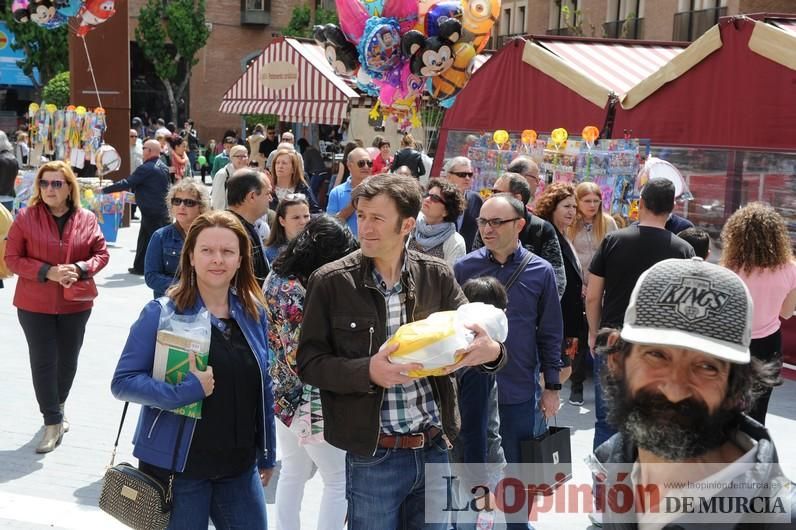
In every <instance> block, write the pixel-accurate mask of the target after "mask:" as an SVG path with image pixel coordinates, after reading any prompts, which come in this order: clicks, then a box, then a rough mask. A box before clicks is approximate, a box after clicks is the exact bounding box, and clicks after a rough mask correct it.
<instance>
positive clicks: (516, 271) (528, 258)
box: [504, 251, 533, 292]
mask: <svg viewBox="0 0 796 530" xmlns="http://www.w3.org/2000/svg"><path fill="white" fill-rule="evenodd" d="M531 258H533V254H531V252H530V251H528V253H527V254H525V257H524V258H522V261H521V262H520V264H519V265H518V266H517V268H516V269H514V272H513V273H512V274H511V277H510V278H509V280H508V281H507V282H506V284H505V285H504V287H505V289H506V292H508V290H509V289H511V286H512V285H514V282H516V281H517V278H519V277H520V274H522V271H524V270H525V267H527V266H528V263H530V262H531Z"/></svg>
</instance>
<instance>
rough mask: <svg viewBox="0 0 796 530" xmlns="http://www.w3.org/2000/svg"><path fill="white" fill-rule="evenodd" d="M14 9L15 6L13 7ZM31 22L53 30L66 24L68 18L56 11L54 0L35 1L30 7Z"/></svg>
mask: <svg viewBox="0 0 796 530" xmlns="http://www.w3.org/2000/svg"><path fill="white" fill-rule="evenodd" d="M12 9H13V6H12ZM28 13H29V16H30V21H31V22H34V23H36V24H37V25H39V26H41V27H43V28H47V29H53V28H58V27H61V26H63V25H64V24H66V21H67V18H66V17H65V16H63V15H61V14H60V13H58V10H57V9H56V6H55V2H53V1H52V0H33V1H31V2H30V4H29V5H28Z"/></svg>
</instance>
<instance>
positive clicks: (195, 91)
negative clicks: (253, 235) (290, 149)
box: [128, 0, 302, 143]
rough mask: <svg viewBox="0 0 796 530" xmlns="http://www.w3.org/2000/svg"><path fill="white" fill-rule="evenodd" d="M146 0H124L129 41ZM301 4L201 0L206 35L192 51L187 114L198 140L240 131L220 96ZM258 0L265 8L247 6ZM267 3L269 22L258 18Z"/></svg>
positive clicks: (263, 14)
mask: <svg viewBox="0 0 796 530" xmlns="http://www.w3.org/2000/svg"><path fill="white" fill-rule="evenodd" d="M145 3H146V0H129V9H128V16H129V19H130V42H131V43H132V42H134V41H135V28H136V27H137V25H138V13H139V12H140V10H141V6H143V5H144V4H145ZM301 3H302V0H279V1H276V0H272V1H270V2H269V1H268V0H206V6H207V10H206V15H205V18H206V21H207V23H208V27H209V28H210V37H209V39H208V41H207V45H206V46H205V47H204V48H203V49H202V50H200V51H199V52H198V53H197V56H196V57H197V59H198V61H199V62H198V63H197V64H196V66H194V68H193V72H192V76H191V83H190V88H189V94H190V101H189V114H190V117H191V118H192V119H193V120H194V122H195V124H196V128H197V130H198V132H199V137H200V139H201V141H202V142H203V143H204V142H206V141H207V140H209V139H210V138H215V139H216V141H220V140H221V136H222V135H223V134H224V131H225V130H227V129H237V130H238V131H240V129H241V126H242V122H241V118H240V116H236V115H233V114H222V113H220V112H218V107H219V105H220V103H221V98H222V96H223V95H224V93H225V92H226V91H227V89H228V88H229V87H230V86H232V84H233V83H234V82H235V81H237V80H238V78H239V77H240V76H241V74H242V73H243V71H244V70H245V68H246V64H247V62H248V61H249V60H251V59H252V58H253V57H256V56H257V55H258V54H259V53H260V52H261V51H262V50H263V48H265V47H266V46H268V44H269V43H270V42H271V40H272V38H273V37H274V36H275V35H279V34H280V32H281V29H282V28H284V27H285V26H287V25H288V23H289V22H290V17H291V14H292V11H293V7H294V6H296V5H300V4H301ZM263 4H264V5H265V6H266V10H264V11H263V10H256V9H251V8H252V7H255V8H256V7H259V6H260V5H263ZM269 4H270V23H267V24H266V23H263V22H264V21H265V20H267V18H268V13H269V11H268V8H267V7H268V6H269ZM247 8H248V9H247ZM258 11H259V12H258ZM244 21H245V22H248V23H242V22H244ZM133 90H135V88H133ZM163 97H164V98H165V94H164V96H163ZM134 110H135V109H134ZM177 125H178V126H179V127H181V126H182V124H181V123H178V124H177Z"/></svg>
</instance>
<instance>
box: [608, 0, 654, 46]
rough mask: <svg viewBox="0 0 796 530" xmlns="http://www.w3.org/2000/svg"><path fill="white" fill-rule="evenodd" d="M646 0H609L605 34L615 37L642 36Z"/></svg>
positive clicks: (637, 37)
mask: <svg viewBox="0 0 796 530" xmlns="http://www.w3.org/2000/svg"><path fill="white" fill-rule="evenodd" d="M644 4H645V0H609V1H608V13H607V14H606V16H605V24H604V25H603V28H604V30H605V36H606V37H611V38H615V39H639V38H641V23H642V21H643V18H644Z"/></svg>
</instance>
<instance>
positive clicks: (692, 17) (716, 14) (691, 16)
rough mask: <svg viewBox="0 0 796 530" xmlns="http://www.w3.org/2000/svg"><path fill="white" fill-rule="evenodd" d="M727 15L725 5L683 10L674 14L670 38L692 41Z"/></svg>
mask: <svg viewBox="0 0 796 530" xmlns="http://www.w3.org/2000/svg"><path fill="white" fill-rule="evenodd" d="M726 15H727V8H726V7H712V8H710V9H701V10H699V11H683V12H682V13H676V14H675V15H674V31H673V32H672V33H673V34H672V40H676V41H694V40H696V39H698V38H699V37H701V36H702V34H703V33H705V32H706V31H707V30H709V29H710V28H711V27H713V26H715V25H716V24H718V22H719V18H721V17H723V16H726Z"/></svg>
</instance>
